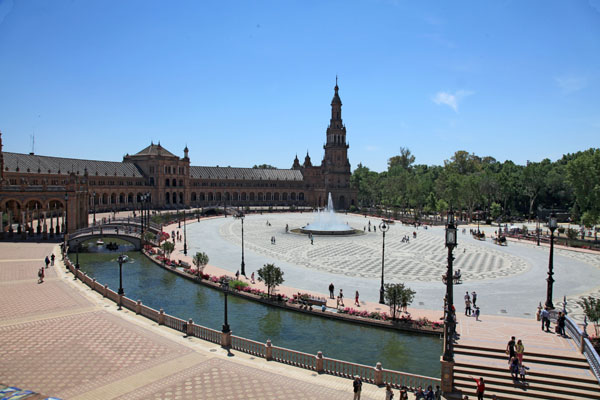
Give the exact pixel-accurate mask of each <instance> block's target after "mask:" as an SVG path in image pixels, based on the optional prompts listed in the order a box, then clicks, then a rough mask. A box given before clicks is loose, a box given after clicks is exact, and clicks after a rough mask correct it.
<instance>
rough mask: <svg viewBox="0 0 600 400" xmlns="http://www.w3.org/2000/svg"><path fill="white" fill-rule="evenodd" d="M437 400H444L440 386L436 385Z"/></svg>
mask: <svg viewBox="0 0 600 400" xmlns="http://www.w3.org/2000/svg"><path fill="white" fill-rule="evenodd" d="M434 394H435V400H442V389H440V385H435V393H434Z"/></svg>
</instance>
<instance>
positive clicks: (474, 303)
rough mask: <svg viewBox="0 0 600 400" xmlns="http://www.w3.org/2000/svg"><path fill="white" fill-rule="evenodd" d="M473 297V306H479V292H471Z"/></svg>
mask: <svg viewBox="0 0 600 400" xmlns="http://www.w3.org/2000/svg"><path fill="white" fill-rule="evenodd" d="M471 297H472V298H473V307H477V293H476V292H475V291H474V290H473V293H471Z"/></svg>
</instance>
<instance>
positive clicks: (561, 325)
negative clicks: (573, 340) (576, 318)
mask: <svg viewBox="0 0 600 400" xmlns="http://www.w3.org/2000/svg"><path fill="white" fill-rule="evenodd" d="M565 320H566V317H565V314H564V313H563V312H562V311H559V312H558V319H557V320H556V326H557V327H558V332H557V333H558V334H559V335H561V336H565Z"/></svg>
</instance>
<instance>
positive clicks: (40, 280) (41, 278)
mask: <svg viewBox="0 0 600 400" xmlns="http://www.w3.org/2000/svg"><path fill="white" fill-rule="evenodd" d="M38 283H44V267H41V268H40V269H39V270H38Z"/></svg>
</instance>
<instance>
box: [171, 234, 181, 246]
mask: <svg viewBox="0 0 600 400" xmlns="http://www.w3.org/2000/svg"><path fill="white" fill-rule="evenodd" d="M171 237H172V238H173V243H175V241H178V242H181V240H182V238H181V234H180V233H179V231H177V232H175V231H171Z"/></svg>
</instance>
